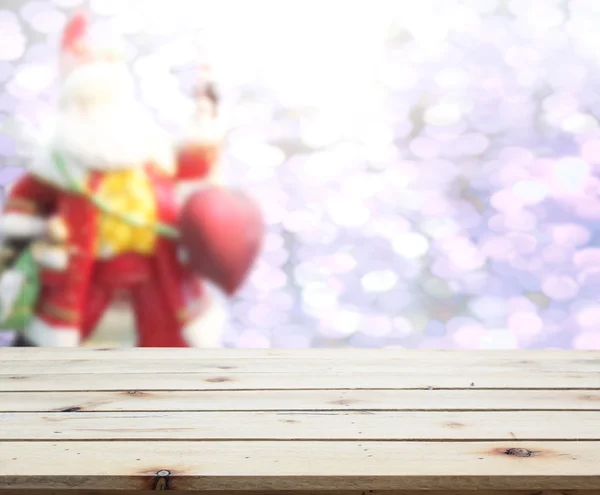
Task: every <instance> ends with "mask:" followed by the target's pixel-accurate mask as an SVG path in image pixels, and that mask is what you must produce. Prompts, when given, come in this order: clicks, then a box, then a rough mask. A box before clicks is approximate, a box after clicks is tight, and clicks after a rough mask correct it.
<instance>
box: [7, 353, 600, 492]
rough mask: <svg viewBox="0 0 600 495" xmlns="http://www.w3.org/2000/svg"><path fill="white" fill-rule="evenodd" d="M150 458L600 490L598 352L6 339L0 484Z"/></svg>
mask: <svg viewBox="0 0 600 495" xmlns="http://www.w3.org/2000/svg"><path fill="white" fill-rule="evenodd" d="M161 470H168V471H169V476H167V477H166V478H162V479H161V482H162V481H164V482H165V483H166V485H165V486H166V488H167V489H168V490H171V491H178V490H179V491H182V492H184V491H185V492H187V493H194V492H195V493H212V494H213V495H216V494H217V493H218V494H219V495H226V494H235V493H244V494H245V495H266V494H278V495H298V494H303V495H317V494H328V495H363V494H364V495H366V494H370V495H399V494H402V495H416V494H417V493H420V492H422V491H427V494H428V495H459V493H460V494H461V495H464V493H465V491H466V492H467V493H472V494H475V493H479V494H486V495H509V494H517V495H565V494H568V495H592V494H594V495H595V494H596V493H600V352H594V351H588V352H581V351H580V352H567V351H564V352H563V351H561V352H554V351H552V352H536V351H523V352H521V351H511V352H500V351H490V352H487V351H477V352H473V353H471V352H465V351H460V352H453V351H402V350H381V351H376V350H368V351H360V350H347V351H345V350H312V351H306V352H305V351H291V350H239V351H238V350H230V349H223V350H210V351H208V350H207V351H202V350H192V349H182V350H170V349H131V350H124V349H115V350H94V349H74V350H73V349H71V350H68V349H0V494H4V493H15V490H20V491H21V494H20V495H24V494H25V493H31V494H32V495H39V494H41V493H56V494H63V493H81V494H83V493H87V494H91V493H96V494H102V493H103V494H105V495H107V494H108V493H121V494H123V493H127V491H130V493H133V492H139V490H152V489H153V488H154V487H155V484H156V483H157V481H158V480H159V477H157V473H158V472H159V471H161ZM90 490H91V491H90ZM131 491H133V492H131Z"/></svg>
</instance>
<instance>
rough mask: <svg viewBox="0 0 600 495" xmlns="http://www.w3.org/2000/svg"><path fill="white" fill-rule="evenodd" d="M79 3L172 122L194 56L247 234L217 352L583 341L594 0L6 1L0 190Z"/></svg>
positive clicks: (0, 26)
mask: <svg viewBox="0 0 600 495" xmlns="http://www.w3.org/2000/svg"><path fill="white" fill-rule="evenodd" d="M82 6H83V7H86V8H88V9H89V11H90V12H91V13H92V14H93V19H94V23H95V28H94V29H95V31H94V32H95V33H98V36H99V37H101V36H102V33H103V32H104V31H106V29H105V28H107V27H110V28H111V29H115V30H116V31H117V32H118V33H119V34H121V35H123V36H124V37H125V40H126V43H127V53H128V54H129V56H130V61H131V66H132V69H133V71H134V73H135V75H136V77H137V80H138V83H139V96H140V98H141V99H142V101H143V102H144V103H145V104H147V105H148V106H149V107H150V108H151V109H152V110H153V112H154V114H155V115H156V117H157V118H158V119H159V121H160V122H161V124H163V125H164V126H165V128H167V129H168V130H169V131H170V132H172V133H173V134H174V135H177V133H178V132H181V131H182V129H183V127H184V126H185V124H186V123H187V119H188V118H189V115H190V108H191V107H190V100H189V96H190V88H191V87H192V83H193V78H194V70H193V69H194V64H196V63H199V62H202V61H207V60H209V61H211V62H212V63H213V65H214V67H215V72H216V74H217V77H218V80H219V84H220V85H221V90H222V91H221V92H222V95H223V117H224V120H225V122H226V123H227V125H228V126H229V128H228V135H227V142H226V146H225V156H224V158H223V167H224V170H225V175H226V180H228V181H229V183H230V184H232V185H233V186H235V187H241V188H244V189H246V190H247V191H248V192H250V193H251V194H253V195H254V196H255V197H256V198H257V199H258V200H259V201H260V203H261V207H262V208H263V211H264V212H265V218H266V223H267V226H268V232H267V236H266V239H265V246H264V250H263V253H262V255H261V259H260V261H259V262H258V264H257V265H256V268H255V270H254V272H253V273H252V276H251V278H250V280H249V281H248V283H247V284H246V286H245V287H244V288H243V290H242V291H241V292H240V293H239V294H238V295H237V296H236V297H235V298H234V299H233V300H232V301H229V302H226V304H227V305H228V308H229V309H228V311H229V313H230V328H229V332H228V341H227V345H230V346H240V347H297V348H306V347H338V346H347V345H349V346H358V347H385V346H389V347H408V348H448V347H456V348H466V349H476V348H484V349H497V348H507V349H512V348H576V349H591V348H600V326H599V325H598V323H600V304H599V303H598V289H599V288H600V249H598V248H596V247H595V246H596V245H597V241H598V239H599V238H600V237H599V234H598V228H597V227H596V225H597V223H598V220H599V219H600V197H599V195H600V177H599V173H600V128H599V125H598V119H599V118H600V104H599V103H598V98H597V96H596V92H597V87H598V83H599V82H600V50H598V46H600V31H598V29H597V26H598V25H599V24H600V8H598V3H597V2H594V1H580V0H528V1H521V0H512V1H508V2H506V1H502V2H501V1H498V0H419V1H418V2H415V1H410V0H376V1H366V0H356V1H352V2H347V1H341V0H328V1H327V2H318V1H316V0H314V1H313V0H304V1H302V2H300V1H293V2H292V1H289V2H275V1H269V0H256V1H253V2H244V1H242V0H223V1H219V2H214V1H206V0H194V1H191V0H190V1H186V0H171V1H170V2H164V1H163V0H143V1H142V0H118V1H117V0H111V1H107V0H102V1H95V0H89V1H84V0H52V1H16V0H12V1H11V0H9V1H6V2H3V3H2V8H0V32H1V33H2V42H1V43H0V125H1V126H2V132H3V133H2V134H0V159H1V165H2V169H1V170H0V182H1V184H2V186H3V187H6V186H7V185H8V184H10V183H11V182H13V181H14V180H15V179H16V178H17V177H18V176H19V175H20V174H21V173H23V170H22V168H21V167H22V163H21V162H22V156H21V154H20V153H21V152H20V151H19V150H20V148H19V140H18V139H16V138H15V136H14V129H16V128H22V127H23V126H26V127H28V128H32V129H35V130H36V131H35V132H38V133H43V128H44V126H47V125H48V122H50V119H51V114H52V111H53V105H54V104H55V101H56V89H57V84H58V83H59V81H58V77H57V74H56V72H55V69H56V67H57V65H56V64H57V55H58V51H57V42H58V39H59V33H60V31H61V29H62V27H63V25H64V23H65V20H66V19H67V17H68V15H70V14H71V13H72V12H73V10H74V9H75V8H79V7H82ZM19 122H20V123H19ZM32 132H33V131H32ZM35 132H34V134H35Z"/></svg>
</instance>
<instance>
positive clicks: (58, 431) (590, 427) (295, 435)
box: [0, 411, 600, 449]
mask: <svg viewBox="0 0 600 495" xmlns="http://www.w3.org/2000/svg"><path fill="white" fill-rule="evenodd" d="M0 440H54V441H57V440H130V441H134V440H135V441H142V440H190V441H191V440H193V441H205V440H227V441H230V440H246V441H256V440H280V441H287V440H321V441H328V440H364V441H378V440H393V441H436V440H443V441H456V442H462V441H466V440H486V441H497V440H498V441H499V440H528V441H529V440H536V441H537V440H577V441H589V440H600V414H598V413H597V412H594V411H578V412H574V411H569V412H547V411H546V412H543V411H542V412H540V411H526V412H487V411H480V412H385V411H379V412H366V411H356V412H344V411H328V412H327V411H300V412H282V411H270V412H203V413H198V412H174V411H170V412H154V413H151V412H146V413H85V412H74V413H52V414H36V413H0ZM248 448H250V449H251V448H252V447H251V446H249V447H248Z"/></svg>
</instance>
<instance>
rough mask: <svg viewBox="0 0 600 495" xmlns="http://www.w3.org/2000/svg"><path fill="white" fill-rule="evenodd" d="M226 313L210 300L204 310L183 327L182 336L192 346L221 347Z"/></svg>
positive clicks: (204, 347)
mask: <svg viewBox="0 0 600 495" xmlns="http://www.w3.org/2000/svg"><path fill="white" fill-rule="evenodd" d="M226 323H227V313H226V312H225V310H224V309H223V307H222V306H221V305H219V304H216V303H215V301H212V302H211V304H210V306H209V307H208V309H207V310H206V311H204V312H203V313H202V314H201V315H200V316H198V317H197V318H196V319H194V320H192V321H191V322H189V323H188V324H187V325H186V326H185V327H184V328H183V331H182V333H183V338H184V339H185V340H186V341H187V343H188V344H189V345H191V346H192V347H199V348H203V349H207V348H208V349H210V348H218V347H223V334H224V332H225V324H226Z"/></svg>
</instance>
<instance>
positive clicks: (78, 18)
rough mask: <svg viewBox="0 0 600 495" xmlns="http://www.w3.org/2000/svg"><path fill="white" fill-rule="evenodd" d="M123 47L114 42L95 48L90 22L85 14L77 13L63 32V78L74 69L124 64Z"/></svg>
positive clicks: (61, 59) (61, 62)
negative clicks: (91, 36) (91, 38)
mask: <svg viewBox="0 0 600 495" xmlns="http://www.w3.org/2000/svg"><path fill="white" fill-rule="evenodd" d="M124 55H125V54H124V52H123V50H122V49H121V47H120V46H119V45H118V44H117V43H115V42H113V43H112V44H110V45H108V46H94V44H93V43H92V42H91V40H90V37H89V21H88V17H87V15H86V14H85V13H84V12H77V13H76V14H75V15H73V17H71V19H70V20H69V22H68V23H67V25H66V26H65V29H64V31H63V37H62V43H61V53H60V64H61V72H62V75H63V76H66V75H68V74H69V73H70V72H71V71H73V70H74V69H76V68H78V67H81V66H82V65H87V64H91V63H97V62H124V61H125V56H124Z"/></svg>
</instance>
